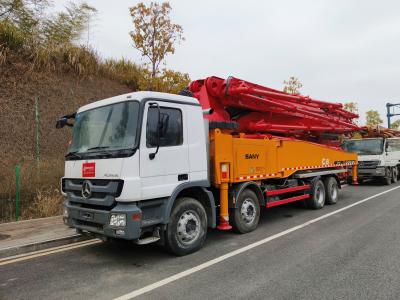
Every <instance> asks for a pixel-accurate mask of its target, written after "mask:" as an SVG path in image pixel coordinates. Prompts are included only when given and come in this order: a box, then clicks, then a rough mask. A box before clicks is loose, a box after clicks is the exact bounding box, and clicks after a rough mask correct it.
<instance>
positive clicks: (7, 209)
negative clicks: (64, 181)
mask: <svg viewBox="0 0 400 300" xmlns="http://www.w3.org/2000/svg"><path fill="white" fill-rule="evenodd" d="M20 170H21V173H20V174H21V175H20V203H21V204H20V207H21V217H22V219H31V218H39V217H48V216H52V215H57V214H60V213H61V204H62V201H63V197H62V196H61V193H60V190H59V185H60V184H59V182H60V178H61V176H62V174H63V162H62V161H56V160H49V161H42V162H40V163H36V162H33V161H30V162H24V163H22V164H21V165H20ZM0 183H1V187H2V189H1V190H0V222H7V221H11V220H14V219H15V206H16V184H15V183H16V179H15V169H14V168H7V169H6V170H4V169H3V170H2V176H1V178H0Z"/></svg>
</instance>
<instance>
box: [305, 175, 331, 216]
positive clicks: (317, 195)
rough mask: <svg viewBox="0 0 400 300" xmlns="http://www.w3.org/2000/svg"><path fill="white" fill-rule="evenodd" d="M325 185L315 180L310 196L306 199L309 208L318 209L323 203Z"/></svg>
mask: <svg viewBox="0 0 400 300" xmlns="http://www.w3.org/2000/svg"><path fill="white" fill-rule="evenodd" d="M325 194H326V193H325V186H324V183H323V182H322V181H321V180H318V181H317V182H315V184H314V185H313V187H312V193H311V195H310V198H309V199H307V200H306V203H307V206H308V207H309V208H311V209H320V208H322V207H324V205H325Z"/></svg>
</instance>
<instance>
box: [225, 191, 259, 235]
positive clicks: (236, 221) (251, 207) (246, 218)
mask: <svg viewBox="0 0 400 300" xmlns="http://www.w3.org/2000/svg"><path fill="white" fill-rule="evenodd" d="M236 205H237V207H236V208H234V209H232V210H231V211H230V219H231V221H232V222H231V223H232V227H233V230H234V231H236V232H238V233H247V232H251V231H253V230H254V229H256V228H257V225H258V222H259V221H260V203H259V201H258V197H257V195H256V194H255V193H254V192H253V191H252V190H249V189H246V190H244V191H243V192H242V193H241V194H240V196H239V198H238V199H237V203H236Z"/></svg>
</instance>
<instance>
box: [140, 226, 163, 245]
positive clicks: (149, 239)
mask: <svg viewBox="0 0 400 300" xmlns="http://www.w3.org/2000/svg"><path fill="white" fill-rule="evenodd" d="M159 240H160V229H159V228H156V229H154V231H153V235H152V236H149V237H145V238H143V239H138V240H137V241H136V242H135V243H136V244H138V245H147V244H151V243H154V242H157V241H159Z"/></svg>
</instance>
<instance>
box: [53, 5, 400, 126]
mask: <svg viewBox="0 0 400 300" xmlns="http://www.w3.org/2000/svg"><path fill="white" fill-rule="evenodd" d="M138 2H139V1H133V0H114V1H110V0H108V1H106V0H87V3H89V4H90V5H92V6H94V7H95V8H96V9H97V10H98V13H97V15H96V17H95V19H94V20H93V21H92V22H91V25H90V28H89V43H90V44H91V45H92V46H93V47H94V48H95V49H96V50H97V51H98V53H99V54H100V55H101V56H102V57H104V58H109V57H113V58H122V57H124V58H128V59H132V60H133V61H134V62H136V63H143V62H145V60H143V59H142V58H141V57H140V54H139V52H138V51H137V50H135V49H134V47H133V45H132V41H131V39H130V36H129V31H130V30H132V28H133V26H132V20H131V17H130V15H129V7H132V6H134V5H136V4H137V3H138ZM143 2H144V3H147V4H148V3H149V1H143ZM169 2H170V4H171V6H172V13H171V19H172V21H173V22H174V23H177V24H180V25H181V26H182V27H183V30H184V36H185V38H186V41H184V42H183V43H182V44H180V45H178V46H177V47H176V52H175V54H174V55H170V56H168V57H167V59H166V66H167V67H168V68H171V69H174V70H177V71H181V72H185V73H189V75H190V77H191V78H192V79H193V80H194V79H200V78H204V77H208V76H219V77H224V78H225V77H228V76H231V75H232V76H235V77H238V78H241V79H245V80H247V81H251V82H254V83H257V84H261V85H265V86H268V87H272V88H276V89H282V88H283V81H284V80H287V79H288V78H289V77H290V76H296V77H298V78H299V80H300V81H301V83H302V84H303V88H302V89H301V93H302V94H304V95H309V96H311V97H312V98H314V99H318V100H324V101H330V102H342V103H343V102H357V103H358V106H359V114H360V121H359V123H360V124H363V123H364V122H365V112H366V111H367V110H370V109H375V110H378V111H379V112H380V114H381V118H382V119H383V120H384V124H385V125H386V106H385V104H386V103H387V102H390V103H400V88H399V85H400V82H399V81H400V1H398V0H397V1H391V0H381V1H376V0H374V1H373V0H364V1H361V0H352V1H349V0H320V1H315V0H314V1H311V0H302V1H296V0H291V1H289V0H279V1H278V0H275V1H270V0H263V1H260V0H258V1H256V0H246V1H238V0H230V1H229V0H201V1H194V0H171V1H169ZM65 3H66V1H64V0H54V4H55V8H56V9H60V8H62V7H63V6H64V5H65ZM83 40H84V41H85V43H86V37H85V38H84V39H83ZM397 112H398V113H400V109H399V110H398V111H397ZM393 120H396V118H394V119H393Z"/></svg>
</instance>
